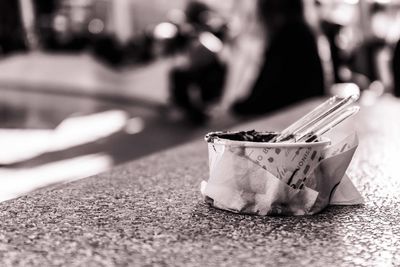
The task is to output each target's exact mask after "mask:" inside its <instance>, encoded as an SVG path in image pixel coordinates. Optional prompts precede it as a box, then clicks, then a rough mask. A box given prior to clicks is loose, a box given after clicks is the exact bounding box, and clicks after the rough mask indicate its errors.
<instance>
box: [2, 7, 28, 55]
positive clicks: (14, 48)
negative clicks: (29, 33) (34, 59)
mask: <svg viewBox="0 0 400 267" xmlns="http://www.w3.org/2000/svg"><path fill="white" fill-rule="evenodd" d="M20 14H21V13H20V4H19V1H0V55H2V54H4V55H6V54H9V53H12V52H18V51H23V50H26V48H27V47H26V44H25V37H24V36H25V33H24V28H23V25H22V20H21V15H20Z"/></svg>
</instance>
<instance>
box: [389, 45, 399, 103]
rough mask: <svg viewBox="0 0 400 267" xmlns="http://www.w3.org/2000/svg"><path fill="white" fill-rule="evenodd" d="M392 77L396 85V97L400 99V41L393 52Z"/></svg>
mask: <svg viewBox="0 0 400 267" xmlns="http://www.w3.org/2000/svg"><path fill="white" fill-rule="evenodd" d="M391 67H392V75H393V85H394V92H393V93H394V95H395V96H397V97H400V40H399V41H398V42H397V44H396V47H395V49H394V52H393V59H392V66H391Z"/></svg>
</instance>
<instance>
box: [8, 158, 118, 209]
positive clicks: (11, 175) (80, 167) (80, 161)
mask: <svg viewBox="0 0 400 267" xmlns="http://www.w3.org/2000/svg"><path fill="white" fill-rule="evenodd" d="M112 165H113V161H112V159H111V157H110V156H108V155H106V154H103V153H99V154H91V155H85V156H80V157H76V158H72V159H67V160H61V161H57V162H53V163H49V164H45V165H41V166H39V167H35V168H29V169H20V170H15V169H1V168H0V178H1V179H0V201H5V200H7V199H11V198H15V197H17V196H20V195H22V194H25V193H27V192H30V191H32V190H34V189H37V188H40V187H44V186H47V185H51V184H55V183H61V182H69V181H73V180H78V179H82V178H85V177H88V176H92V175H95V174H98V173H100V172H103V171H106V170H108V169H110V168H111V167H112Z"/></svg>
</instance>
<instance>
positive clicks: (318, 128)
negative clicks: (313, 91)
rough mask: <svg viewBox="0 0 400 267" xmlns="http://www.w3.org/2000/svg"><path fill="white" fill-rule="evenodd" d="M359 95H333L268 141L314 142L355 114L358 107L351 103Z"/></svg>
mask: <svg viewBox="0 0 400 267" xmlns="http://www.w3.org/2000/svg"><path fill="white" fill-rule="evenodd" d="M358 98H359V95H358V94H357V95H350V96H348V97H345V98H342V97H339V96H333V97H331V98H330V99H328V100H327V101H325V102H324V103H322V104H321V105H319V106H318V107H316V108H315V109H313V110H312V111H310V112H309V113H307V114H306V115H304V116H303V117H302V118H300V119H299V120H297V121H295V122H294V123H292V124H291V125H290V126H289V127H287V128H286V129H284V130H283V131H282V132H281V133H280V134H279V135H277V136H275V137H274V138H273V139H272V140H270V141H269V142H274V143H275V142H284V143H294V142H314V141H317V140H318V137H319V136H321V135H323V134H325V133H327V132H329V131H330V130H332V129H333V128H334V127H336V126H337V125H338V124H340V123H341V122H343V121H344V120H346V119H347V118H349V117H351V116H352V115H354V114H356V113H357V112H358V111H359V110H360V107H358V106H354V105H352V104H353V103H355V102H356V101H357V100H358Z"/></svg>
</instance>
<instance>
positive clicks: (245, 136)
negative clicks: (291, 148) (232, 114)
mask: <svg viewBox="0 0 400 267" xmlns="http://www.w3.org/2000/svg"><path fill="white" fill-rule="evenodd" d="M276 135H277V133H275V132H258V131H256V130H251V131H237V132H227V131H225V132H212V133H209V134H207V135H206V137H205V140H206V141H207V142H213V141H214V139H216V138H219V139H227V140H233V141H247V142H269V141H271V139H272V138H274V137H275V136H276Z"/></svg>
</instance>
